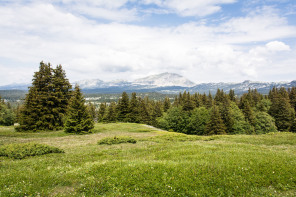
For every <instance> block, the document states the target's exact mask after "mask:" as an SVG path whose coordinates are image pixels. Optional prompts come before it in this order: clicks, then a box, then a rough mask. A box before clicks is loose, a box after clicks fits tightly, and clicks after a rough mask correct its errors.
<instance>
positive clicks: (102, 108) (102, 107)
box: [98, 103, 107, 122]
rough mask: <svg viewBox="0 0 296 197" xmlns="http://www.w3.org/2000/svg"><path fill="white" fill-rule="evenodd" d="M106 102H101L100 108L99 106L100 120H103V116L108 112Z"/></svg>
mask: <svg viewBox="0 0 296 197" xmlns="http://www.w3.org/2000/svg"><path fill="white" fill-rule="evenodd" d="M106 107H107V105H106V103H101V104H100V108H99V111H98V121H99V122H103V118H104V116H105V113H106Z"/></svg>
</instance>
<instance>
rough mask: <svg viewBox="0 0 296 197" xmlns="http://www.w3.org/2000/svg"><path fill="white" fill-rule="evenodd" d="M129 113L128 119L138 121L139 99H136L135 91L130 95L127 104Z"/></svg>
mask: <svg viewBox="0 0 296 197" xmlns="http://www.w3.org/2000/svg"><path fill="white" fill-rule="evenodd" d="M129 108H130V109H129V114H128V119H129V121H130V122H135V123H138V122H139V101H138V99H137V94H136V93H135V92H133V93H132V97H131V100H130V104H129Z"/></svg>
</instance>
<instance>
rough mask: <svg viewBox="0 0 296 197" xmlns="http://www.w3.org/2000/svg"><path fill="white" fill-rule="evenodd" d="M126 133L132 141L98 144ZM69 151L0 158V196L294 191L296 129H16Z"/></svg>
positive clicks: (7, 135)
mask: <svg viewBox="0 0 296 197" xmlns="http://www.w3.org/2000/svg"><path fill="white" fill-rule="evenodd" d="M115 136H116V137H120V136H129V137H132V138H133V139H135V140H136V141H137V143H135V144H131V143H122V144H115V145H99V144H98V141H99V140H102V139H104V138H106V137H111V138H114V137H115ZM26 142H36V143H40V144H44V145H50V146H54V147H58V148H60V149H62V150H64V151H65V153H52V154H47V155H41V156H35V157H27V158H25V159H22V160H17V159H11V158H7V157H0V196H295V195H296V170H295V166H296V134H292V133H270V134H266V135H233V136H230V135H224V136H188V135H184V134H178V133H173V132H167V131H161V130H157V129H154V128H150V127H148V126H146V125H139V124H129V123H117V124H96V127H95V133H94V134H89V135H69V134H65V133H64V132H63V131H56V132H42V133H16V132H14V129H13V128H12V127H0V147H1V146H4V145H6V144H16V143H26Z"/></svg>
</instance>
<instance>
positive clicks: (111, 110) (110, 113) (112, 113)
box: [104, 102, 116, 122]
mask: <svg viewBox="0 0 296 197" xmlns="http://www.w3.org/2000/svg"><path fill="white" fill-rule="evenodd" d="M104 121H106V122H115V121H116V103H115V102H112V103H111V104H110V105H109V107H108V109H107V113H106V115H105V117H104Z"/></svg>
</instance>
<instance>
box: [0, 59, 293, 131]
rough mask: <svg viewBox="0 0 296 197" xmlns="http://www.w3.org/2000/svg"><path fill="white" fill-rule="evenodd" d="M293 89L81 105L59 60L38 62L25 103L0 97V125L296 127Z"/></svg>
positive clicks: (31, 127)
mask: <svg viewBox="0 0 296 197" xmlns="http://www.w3.org/2000/svg"><path fill="white" fill-rule="evenodd" d="M295 110H296V88H295V87H292V88H289V89H285V88H283V87H282V88H275V87H274V88H273V89H271V90H270V92H269V94H268V95H262V94H260V93H259V92H258V91H257V90H256V89H255V90H251V89H249V91H248V93H245V94H243V95H242V96H241V97H239V98H238V97H237V96H236V95H235V92H234V91H233V90H230V91H229V92H228V93H226V92H224V91H223V90H220V89H217V92H216V93H215V94H214V95H212V94H211V93H208V94H205V93H204V94H200V93H195V94H190V93H189V92H186V91H185V92H183V93H179V95H176V96H175V98H174V99H173V100H170V99H169V98H168V97H166V98H165V99H163V100H153V99H149V97H144V98H142V97H141V96H137V94H136V93H132V94H131V96H129V95H128V94H127V93H126V92H123V93H122V95H121V97H120V98H119V99H118V101H117V102H111V103H108V104H107V103H101V104H100V106H99V108H98V109H97V108H96V107H95V105H94V104H92V103H89V104H86V102H85V99H84V96H83V94H82V92H81V90H80V88H79V87H78V86H76V87H75V88H74V89H72V86H71V84H70V83H69V80H68V79H67V78H66V73H65V71H64V70H63V68H62V66H61V65H58V66H56V68H52V66H51V65H50V63H48V64H45V63H43V62H41V63H40V67H39V71H37V72H35V73H34V76H33V79H32V86H31V87H29V91H28V94H27V95H26V98H25V101H24V104H23V105H22V106H18V107H17V108H16V109H12V108H11V106H10V105H9V103H5V102H4V100H2V99H1V98H0V112H1V113H0V125H12V124H13V123H14V122H18V123H19V125H18V126H17V127H16V130H17V131H20V132H24V131H33V132H35V131H41V130H45V131H48V130H61V129H64V130H65V132H68V133H84V132H90V131H91V129H92V128H94V122H103V123H109V122H132V123H143V124H149V125H152V126H155V127H159V128H162V129H165V130H169V131H175V132H181V133H186V134H196V135H213V134H263V133H268V132H275V131H291V132H296V120H295Z"/></svg>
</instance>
